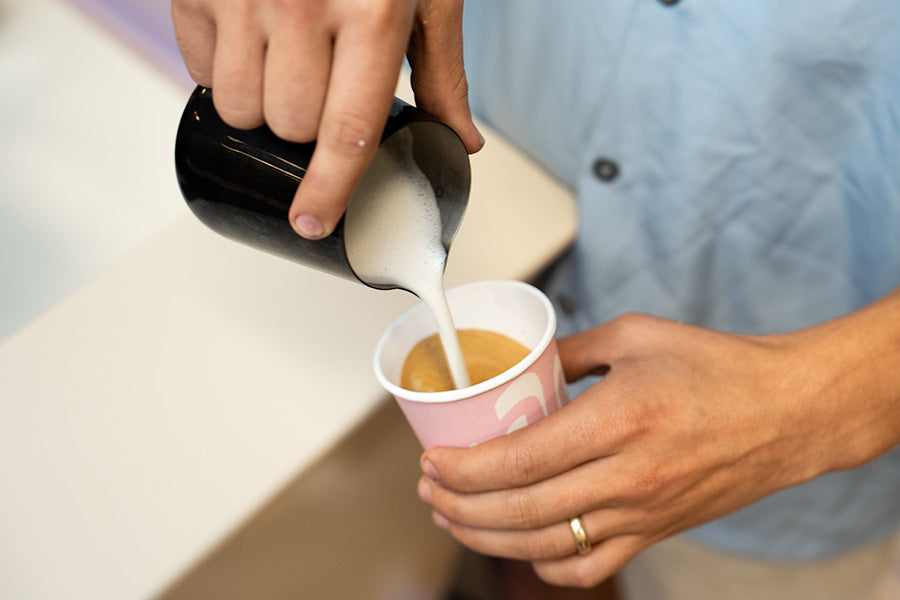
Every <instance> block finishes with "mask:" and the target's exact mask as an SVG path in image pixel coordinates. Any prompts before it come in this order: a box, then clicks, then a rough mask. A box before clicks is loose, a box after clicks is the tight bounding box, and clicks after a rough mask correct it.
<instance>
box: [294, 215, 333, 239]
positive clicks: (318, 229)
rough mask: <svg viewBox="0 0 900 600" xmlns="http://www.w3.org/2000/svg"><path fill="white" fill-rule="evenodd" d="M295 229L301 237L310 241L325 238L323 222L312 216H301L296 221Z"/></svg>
mask: <svg viewBox="0 0 900 600" xmlns="http://www.w3.org/2000/svg"><path fill="white" fill-rule="evenodd" d="M294 227H295V228H296V229H297V232H298V233H299V234H300V235H302V236H303V237H305V238H307V239H310V240H318V239H320V238H323V237H325V227H323V226H322V222H321V221H319V219H317V218H315V217H312V216H310V215H299V216H298V217H297V218H296V219H294Z"/></svg>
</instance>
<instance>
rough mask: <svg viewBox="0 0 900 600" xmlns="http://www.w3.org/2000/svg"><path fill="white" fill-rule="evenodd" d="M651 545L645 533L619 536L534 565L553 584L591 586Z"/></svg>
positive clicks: (539, 574)
mask: <svg viewBox="0 0 900 600" xmlns="http://www.w3.org/2000/svg"><path fill="white" fill-rule="evenodd" d="M648 545H649V542H647V541H646V540H645V538H643V537H642V536H637V535H624V536H617V537H614V538H610V539H608V540H604V541H602V542H600V543H594V544H593V547H592V548H591V550H590V551H589V552H588V553H587V554H575V555H572V556H567V557H566V558H563V559H560V560H539V561H534V562H533V563H532V566H533V567H534V571H535V573H537V575H538V577H540V578H541V579H542V580H544V581H545V582H546V583H549V584H551V585H558V586H567V587H580V588H591V587H594V586H596V585H598V584H600V583H601V582H603V581H605V580H606V579H608V578H609V577H611V576H612V575H613V574H614V573H616V572H617V571H618V570H619V569H621V568H622V567H623V566H625V564H626V563H627V562H628V561H629V560H631V559H632V558H634V557H635V556H637V554H638V553H640V552H641V551H642V550H643V549H644V548H646V547H647V546H648Z"/></svg>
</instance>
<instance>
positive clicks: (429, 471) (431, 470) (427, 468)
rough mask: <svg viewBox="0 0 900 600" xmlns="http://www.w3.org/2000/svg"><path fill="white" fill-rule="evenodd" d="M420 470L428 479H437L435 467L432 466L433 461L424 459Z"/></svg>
mask: <svg viewBox="0 0 900 600" xmlns="http://www.w3.org/2000/svg"><path fill="white" fill-rule="evenodd" d="M422 472H423V473H425V475H426V476H427V477H428V479H432V480H434V481H439V480H440V478H439V477H438V472H437V467H435V466H434V463H433V462H431V461H430V460H428V459H426V460H425V462H424V463H423V464H422Z"/></svg>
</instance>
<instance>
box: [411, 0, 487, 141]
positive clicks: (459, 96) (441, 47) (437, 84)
mask: <svg viewBox="0 0 900 600" xmlns="http://www.w3.org/2000/svg"><path fill="white" fill-rule="evenodd" d="M462 16H463V3H462V1H461V0H426V2H424V3H423V4H422V5H421V7H420V9H419V12H418V14H417V16H416V17H417V18H416V24H415V27H414V28H413V33H412V37H411V38H410V42H409V48H408V50H407V59H408V60H409V64H410V67H411V68H412V75H411V83H412V88H413V92H414V93H415V96H416V105H417V106H418V107H419V108H421V109H422V110H425V111H427V112H429V113H431V114H432V115H434V116H435V117H437V118H438V119H440V120H441V121H443V122H444V123H446V124H447V125H449V126H450V127H451V128H452V129H453V130H454V131H455V132H456V134H457V135H458V136H459V137H460V139H461V140H462V142H463V144H464V145H465V147H466V150H468V152H469V153H470V154H471V153H474V152H478V151H479V150H481V147H482V146H484V136H482V135H481V132H480V131H478V128H477V127H476V126H475V122H474V121H473V119H472V112H471V110H470V108H469V84H468V81H467V80H466V72H465V67H464V66H463V36H462Z"/></svg>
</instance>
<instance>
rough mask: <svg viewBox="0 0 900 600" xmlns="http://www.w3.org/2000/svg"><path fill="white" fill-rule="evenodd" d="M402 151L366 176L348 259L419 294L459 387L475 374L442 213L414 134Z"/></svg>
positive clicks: (350, 230) (379, 161)
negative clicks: (447, 275) (449, 293)
mask: <svg viewBox="0 0 900 600" xmlns="http://www.w3.org/2000/svg"><path fill="white" fill-rule="evenodd" d="M397 136H402V137H401V138H400V139H399V140H398V141H400V142H402V143H400V144H397V145H395V146H392V148H393V149H395V150H396V152H387V151H382V152H378V153H377V154H376V155H375V159H374V160H373V162H372V164H371V165H370V166H369V168H368V169H367V170H366V172H365V173H364V174H363V177H362V179H361V180H360V182H359V185H357V188H356V189H357V190H360V189H364V190H366V193H367V196H368V197H367V198H358V199H357V196H356V194H354V195H353V196H352V197H351V198H350V203H349V205H348V206H347V213H346V216H345V219H344V241H345V244H344V245H345V247H346V249H347V260H348V262H349V263H350V266H351V267H352V268H353V270H354V271H355V272H356V275H357V276H358V277H359V278H360V279H362V280H363V281H365V282H367V283H370V284H374V285H398V286H399V287H402V288H403V289H406V290H409V291H410V292H412V293H413V294H415V295H416V296H418V297H419V298H420V299H421V300H422V301H423V302H424V303H425V304H426V305H427V306H428V308H429V310H431V313H432V315H434V319H435V321H436V323H437V326H438V333H439V335H440V340H441V343H442V345H443V347H444V352H445V353H446V356H447V362H448V364H449V366H450V372H451V374H452V377H453V382H454V385H455V386H456V387H457V388H464V387H468V386H469V385H470V381H469V374H468V372H467V371H466V363H465V360H464V358H463V354H462V349H461V347H460V343H459V337H458V336H457V333H456V328H455V327H454V325H453V318H452V316H451V315H450V308H449V306H448V305H447V297H446V296H445V295H444V284H443V277H444V264H445V263H446V260H447V251H446V249H445V248H444V246H443V244H442V243H441V214H440V211H439V209H438V205H437V200H436V198H435V195H434V190H433V189H432V187H431V184H430V183H429V181H428V178H427V177H425V175H424V173H422V171H421V170H420V169H419V167H418V165H416V162H415V160H414V159H413V156H412V136H411V135H410V134H409V133H408V132H405V131H401V132H398V133H396V134H394V137H397Z"/></svg>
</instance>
